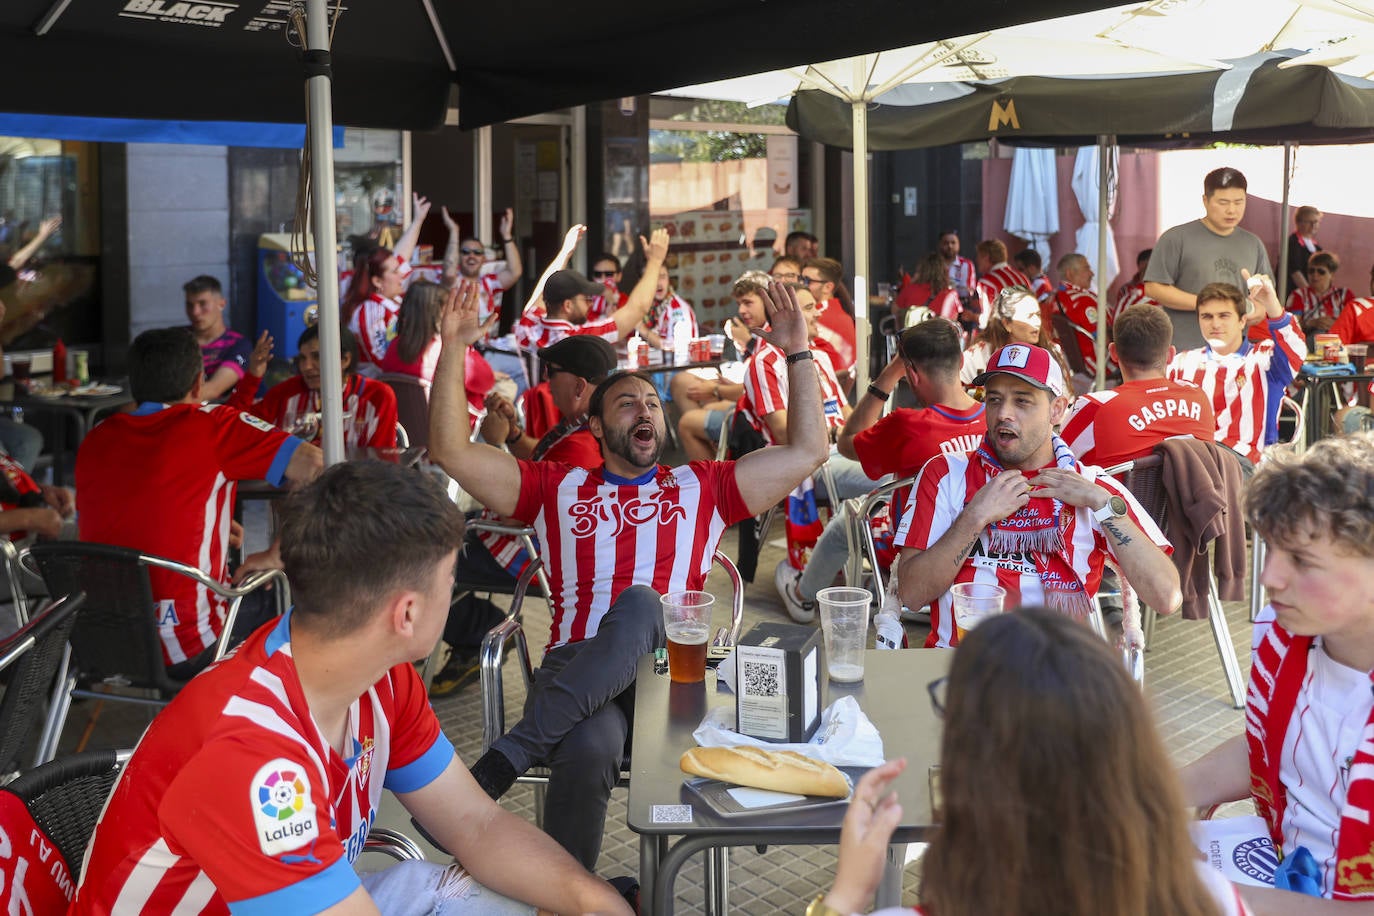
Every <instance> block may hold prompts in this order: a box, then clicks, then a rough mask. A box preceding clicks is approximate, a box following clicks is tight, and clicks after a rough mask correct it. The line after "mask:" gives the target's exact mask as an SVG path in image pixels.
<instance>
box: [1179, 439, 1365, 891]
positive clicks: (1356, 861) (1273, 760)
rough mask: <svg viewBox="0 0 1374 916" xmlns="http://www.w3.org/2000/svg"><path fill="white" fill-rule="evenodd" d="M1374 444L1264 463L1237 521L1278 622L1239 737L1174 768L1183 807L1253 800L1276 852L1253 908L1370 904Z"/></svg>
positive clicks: (1262, 653)
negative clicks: (1251, 537)
mask: <svg viewBox="0 0 1374 916" xmlns="http://www.w3.org/2000/svg"><path fill="white" fill-rule="evenodd" d="M1371 494H1374V437H1372V436H1371V435H1370V434H1368V433H1362V434H1358V435H1354V436H1343V437H1338V438H1334V439H1323V440H1322V441H1321V442H1318V443H1317V444H1316V445H1315V446H1313V447H1312V448H1311V449H1309V450H1308V451H1307V453H1306V454H1305V455H1303V456H1302V457H1301V458H1293V457H1290V456H1286V455H1284V456H1279V457H1278V458H1277V459H1276V460H1266V461H1265V462H1264V464H1262V465H1261V466H1260V467H1259V469H1258V470H1257V471H1256V472H1255V477H1254V479H1253V480H1252V481H1251V482H1250V484H1249V486H1248V488H1247V489H1246V492H1245V514H1246V518H1247V520H1248V521H1249V522H1250V523H1251V524H1252V525H1253V526H1254V528H1255V533H1256V536H1257V537H1262V538H1264V541H1265V543H1266V544H1267V552H1266V555H1265V562H1264V571H1263V573H1262V574H1261V576H1260V579H1259V581H1258V582H1257V583H1256V585H1257V586H1259V585H1263V586H1264V589H1265V591H1266V592H1267V593H1268V596H1269V605H1270V606H1269V608H1267V609H1266V610H1267V611H1271V612H1272V617H1271V619H1273V620H1274V623H1273V625H1272V626H1270V627H1269V628H1267V630H1266V631H1265V632H1264V634H1263V636H1262V637H1261V638H1260V640H1259V643H1258V646H1257V647H1256V649H1255V654H1254V664H1253V665H1252V667H1251V670H1250V687H1249V690H1248V692H1247V694H1246V701H1245V702H1246V705H1245V732H1244V733H1243V734H1238V735H1234V736H1233V737H1231V738H1229V739H1227V740H1226V741H1225V742H1223V743H1222V744H1221V745H1219V746H1218V747H1216V748H1214V749H1213V750H1212V751H1210V752H1209V753H1207V754H1206V755H1204V756H1203V757H1202V758H1201V759H1199V760H1197V761H1195V762H1193V763H1191V764H1189V765H1188V766H1186V767H1184V768H1183V770H1182V772H1181V774H1180V775H1181V777H1182V783H1183V790H1184V798H1185V801H1187V803H1188V804H1189V805H1196V806H1198V807H1200V808H1203V807H1210V806H1212V805H1217V804H1221V803H1224V802H1229V801H1238V800H1240V799H1244V798H1247V797H1248V798H1250V799H1251V800H1253V802H1254V804H1255V809H1256V812H1257V813H1258V814H1259V815H1260V816H1261V817H1263V818H1264V820H1265V822H1266V824H1267V826H1268V828H1269V834H1270V837H1271V839H1272V840H1273V842H1274V846H1275V847H1276V849H1277V850H1278V852H1279V854H1280V855H1281V856H1282V862H1281V863H1280V865H1279V868H1278V872H1277V873H1276V874H1275V876H1274V885H1275V887H1278V888H1286V889H1287V890H1290V891H1300V892H1301V895H1299V894H1294V893H1286V892H1284V891H1278V890H1270V889H1267V888H1253V887H1242V888H1241V894H1242V895H1243V896H1244V897H1245V898H1246V902H1247V903H1249V904H1250V905H1251V906H1252V907H1253V908H1254V911H1255V912H1256V913H1285V914H1288V913H1292V914H1308V913H1335V914H1340V913H1350V914H1355V913H1368V912H1370V909H1371V907H1374V862H1371V859H1370V849H1371V848H1372V847H1374V828H1372V827H1371V823H1374V782H1371V778H1374V694H1371V691H1370V680H1371V677H1374V673H1372V672H1374V597H1371V596H1372V595H1374V591H1371V589H1370V583H1371V582H1374V500H1371Z"/></svg>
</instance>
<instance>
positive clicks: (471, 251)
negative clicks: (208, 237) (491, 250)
mask: <svg viewBox="0 0 1374 916" xmlns="http://www.w3.org/2000/svg"><path fill="white" fill-rule="evenodd" d="M458 253H459V254H486V251H485V250H483V249H481V248H459V249H458Z"/></svg>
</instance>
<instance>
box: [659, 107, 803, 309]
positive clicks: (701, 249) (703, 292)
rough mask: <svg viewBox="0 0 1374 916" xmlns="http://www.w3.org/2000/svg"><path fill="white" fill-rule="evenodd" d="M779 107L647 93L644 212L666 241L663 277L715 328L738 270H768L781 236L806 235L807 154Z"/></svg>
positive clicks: (780, 245)
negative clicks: (669, 239)
mask: <svg viewBox="0 0 1374 916" xmlns="http://www.w3.org/2000/svg"><path fill="white" fill-rule="evenodd" d="M786 112H787V108H786V106H785V105H761V106H755V107H752V108H751V107H749V106H747V105H745V104H743V103H740V102H722V101H707V100H699V99H677V98H668V97H661V96H655V97H654V98H653V99H652V100H651V107H650V123H649V127H650V129H649V163H650V164H649V207H650V216H651V218H652V222H653V225H654V226H655V227H658V226H665V227H667V229H668V231H669V233H670V234H672V235H673V247H672V250H671V251H670V252H669V255H668V273H669V277H670V278H671V281H672V284H673V288H674V290H675V291H676V292H677V293H678V294H679V295H681V296H682V297H683V298H684V299H686V300H687V301H688V302H690V303H691V304H692V306H693V308H694V310H695V312H696V315H697V320H698V322H699V323H700V324H702V325H703V326H704V327H706V328H712V329H714V328H718V327H719V326H720V323H721V322H722V321H723V320H724V319H725V318H727V317H729V316H731V315H733V314H735V303H734V299H733V298H732V296H731V294H730V290H731V287H732V286H733V285H734V282H735V280H736V278H738V277H739V275H740V274H741V273H743V272H744V271H745V270H750V269H758V270H765V271H766V270H767V269H768V268H769V267H770V266H772V263H773V260H774V258H775V257H777V255H779V254H781V253H782V251H783V243H784V240H785V239H786V238H787V234H788V233H789V232H793V231H797V230H800V231H803V232H814V231H815V229H814V227H813V220H812V210H811V201H810V199H809V197H810V195H809V191H810V188H809V186H808V181H806V180H805V177H806V175H808V174H809V173H808V172H807V171H806V170H807V169H808V168H809V166H810V163H809V162H807V161H806V153H807V152H808V150H807V149H806V148H805V145H804V144H801V143H799V142H798V138H797V135H796V134H794V133H792V131H790V130H789V129H788V128H787V127H786V125H785V124H784V118H785V116H786Z"/></svg>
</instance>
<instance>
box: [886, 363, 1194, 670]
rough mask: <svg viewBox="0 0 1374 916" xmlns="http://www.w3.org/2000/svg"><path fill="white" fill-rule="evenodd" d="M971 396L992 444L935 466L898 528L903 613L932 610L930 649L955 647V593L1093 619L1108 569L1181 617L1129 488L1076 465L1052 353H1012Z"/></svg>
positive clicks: (1150, 529)
mask: <svg viewBox="0 0 1374 916" xmlns="http://www.w3.org/2000/svg"><path fill="white" fill-rule="evenodd" d="M973 384H975V385H982V386H984V392H985V394H984V397H983V405H984V408H985V410H986V420H987V435H986V436H985V437H984V438H983V441H982V443H981V444H980V445H979V446H978V448H977V449H975V450H974V451H972V452H969V453H968V454H962V455H949V454H946V455H937V456H936V457H934V458H932V459H931V460H930V461H929V462H928V463H927V464H926V466H925V467H924V468H923V469H922V470H921V476H920V477H919V478H918V479H917V481H916V486H915V488H914V496H913V497H912V498H911V499H910V500H908V501H907V507H906V511H905V513H904V514H903V516H902V521H901V524H900V525H899V526H898V528H897V536H896V541H897V544H898V546H900V547H901V548H902V554H901V562H900V566H899V568H898V572H899V580H898V581H899V582H900V589H899V590H900V593H901V597H902V603H903V604H904V605H906V606H907V607H909V608H913V609H915V608H919V607H921V606H923V605H925V604H931V614H930V636H929V637H928V638H927V639H926V647H927V648H935V647H942V648H943V647H947V646H953V645H957V644H958V638H957V636H956V633H955V628H954V620H953V619H952V614H951V612H952V610H953V599H952V597H951V595H950V593H949V590H950V586H952V585H955V584H956V583H961V582H978V583H986V584H989V585H1000V586H1001V587H1002V588H1004V589H1006V591H1007V595H1006V600H1005V602H1004V606H1005V607H1008V608H1010V607H1015V606H1017V605H1035V604H1038V605H1045V606H1046V607H1049V608H1052V609H1055V610H1059V611H1062V612H1064V613H1066V614H1070V615H1072V616H1075V617H1080V618H1084V617H1086V616H1087V615H1088V614H1089V613H1091V612H1092V597H1093V595H1094V594H1096V593H1097V587H1098V584H1099V582H1100V581H1101V579H1102V568H1103V564H1104V563H1105V562H1106V561H1107V560H1108V559H1111V560H1113V561H1114V562H1115V565H1117V566H1118V567H1120V569H1121V571H1122V573H1124V574H1125V576H1126V578H1127V580H1128V581H1130V582H1131V583H1133V584H1134V585H1135V586H1136V591H1137V593H1138V594H1139V595H1140V599H1141V601H1143V602H1144V603H1145V604H1148V605H1149V606H1150V607H1153V608H1159V609H1161V611H1162V612H1164V613H1169V612H1172V611H1173V610H1174V609H1175V608H1177V607H1178V606H1179V603H1180V601H1182V597H1181V595H1180V593H1179V585H1178V571H1177V570H1176V569H1174V564H1173V563H1172V562H1171V561H1170V560H1169V557H1168V556H1167V555H1166V554H1165V551H1171V550H1172V548H1171V547H1170V546H1169V542H1168V541H1166V540H1165V539H1164V534H1163V532H1161V531H1160V530H1159V527H1158V526H1157V525H1155V523H1154V522H1153V521H1152V520H1151V519H1150V516H1149V515H1148V514H1147V513H1146V512H1145V510H1144V509H1142V508H1141V507H1140V505H1139V504H1138V503H1137V502H1136V501H1135V499H1134V498H1133V497H1132V496H1131V493H1130V491H1129V490H1127V489H1126V487H1125V486H1124V485H1123V484H1121V483H1119V482H1118V481H1116V480H1113V479H1112V478H1111V477H1107V476H1105V475H1103V474H1101V473H1100V472H1101V469H1100V468H1096V467H1092V466H1090V465H1081V464H1079V463H1078V462H1077V461H1076V460H1075V459H1074V457H1073V453H1072V452H1071V451H1069V447H1068V446H1067V445H1066V444H1064V441H1063V440H1062V439H1060V438H1059V437H1058V436H1056V435H1055V434H1054V427H1056V426H1058V425H1059V423H1060V422H1062V421H1063V419H1064V411H1065V409H1066V408H1067V407H1068V398H1067V397H1065V387H1064V373H1063V372H1062V371H1061V370H1060V368H1059V363H1058V362H1056V361H1055V359H1054V357H1053V356H1051V355H1050V352H1049V351H1048V350H1044V349H1041V348H1040V347H1035V346H1031V345H1029V344H1009V345H1008V346H1005V347H1003V348H1002V349H1000V350H998V351H997V352H996V353H994V354H993V356H992V359H991V361H990V362H989V363H988V368H987V371H985V372H984V373H983V374H982V375H979V376H978V377H977V378H975V379H974V380H973ZM932 602H933V603H932Z"/></svg>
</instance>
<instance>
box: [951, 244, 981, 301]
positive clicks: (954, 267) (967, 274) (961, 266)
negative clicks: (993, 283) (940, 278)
mask: <svg viewBox="0 0 1374 916" xmlns="http://www.w3.org/2000/svg"><path fill="white" fill-rule="evenodd" d="M977 280H978V272H977V271H976V270H974V269H973V262H972V261H970V260H969V259H968V258H966V257H964V256H963V255H961V254H956V255H955V256H954V260H953V261H951V262H950V264H949V282H951V283H953V284H954V289H955V290H956V291H959V290H965V291H967V292H970V293H971V292H973V287H974V284H975V283H976V282H977Z"/></svg>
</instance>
